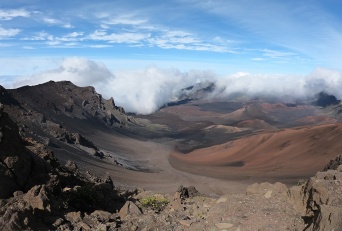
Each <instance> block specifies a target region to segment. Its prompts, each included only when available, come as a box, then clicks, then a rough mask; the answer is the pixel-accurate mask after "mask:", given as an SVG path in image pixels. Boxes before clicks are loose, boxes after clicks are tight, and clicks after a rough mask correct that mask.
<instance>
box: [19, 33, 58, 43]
mask: <svg viewBox="0 0 342 231" xmlns="http://www.w3.org/2000/svg"><path fill="white" fill-rule="evenodd" d="M21 40H31V41H45V40H49V41H52V40H54V37H53V35H51V34H49V33H46V32H45V31H40V32H37V33H35V34H34V35H33V36H31V37H23V38H22V39H21Z"/></svg>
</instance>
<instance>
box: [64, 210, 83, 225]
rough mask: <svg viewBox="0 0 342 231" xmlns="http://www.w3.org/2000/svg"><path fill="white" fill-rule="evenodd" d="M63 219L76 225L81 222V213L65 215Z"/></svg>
mask: <svg viewBox="0 0 342 231" xmlns="http://www.w3.org/2000/svg"><path fill="white" fill-rule="evenodd" d="M65 219H67V220H68V221H70V222H71V223H78V222H81V221H82V217H81V212H80V211H78V212H69V213H67V214H66V215H65Z"/></svg>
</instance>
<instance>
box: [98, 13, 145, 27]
mask: <svg viewBox="0 0 342 231" xmlns="http://www.w3.org/2000/svg"><path fill="white" fill-rule="evenodd" d="M146 22H147V20H146V19H138V18H136V17H135V16H134V15H130V14H128V15H120V16H118V17H115V18H109V19H107V20H105V21H103V23H104V24H108V25H119V24H122V25H131V26H137V25H142V24H145V23H146Z"/></svg>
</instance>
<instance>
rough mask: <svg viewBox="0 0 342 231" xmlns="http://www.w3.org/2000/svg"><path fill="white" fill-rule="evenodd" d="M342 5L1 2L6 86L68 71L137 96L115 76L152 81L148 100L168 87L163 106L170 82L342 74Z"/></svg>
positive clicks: (265, 0)
mask: <svg viewBox="0 0 342 231" xmlns="http://www.w3.org/2000/svg"><path fill="white" fill-rule="evenodd" d="M340 9H342V2H341V1H339V0H306V1H294V0H288V1H282V0H248V1H247V0H165V1H155V0H139V1H131V0H124V1H121V0H98V1H90V0H72V1H70V0H68V1H66V0H60V1H46V0H30V1H27V0H16V1H13V0H2V1H1V3H0V67H1V68H0V85H4V86H5V87H19V86H22V85H25V84H37V83H40V82H42V81H44V80H49V79H54V80H61V79H65V78H69V79H70V80H73V81H75V82H76V83H77V84H80V85H91V84H93V85H95V86H96V87H97V86H98V91H100V92H101V91H103V92H104V94H105V95H108V96H111V95H114V96H116V97H117V98H118V99H119V101H120V99H121V98H125V97H126V98H130V97H131V96H128V95H127V92H126V95H125V93H122V94H119V95H118V94H117V92H114V90H115V91H120V89H122V88H120V89H117V87H115V86H111V85H108V84H109V83H110V84H112V85H120V84H121V85H123V88H124V89H126V88H125V87H124V85H125V84H128V85H132V86H130V87H136V88H141V86H144V84H145V85H146V87H148V88H152V87H155V90H153V91H150V90H151V89H149V90H146V91H147V92H146V94H145V93H144V94H143V95H144V97H147V98H148V97H150V95H149V93H150V92H154V93H155V98H154V100H157V101H158V100H159V99H158V98H159V97H161V95H160V92H165V91H167V92H168V93H167V94H166V95H163V96H162V97H161V98H162V99H163V100H161V102H160V103H157V105H159V104H161V103H162V102H164V101H167V100H169V99H170V97H173V96H174V94H175V93H174V92H176V91H177V90H179V89H178V88H179V87H175V88H174V89H173V88H172V87H170V86H173V85H179V86H183V85H186V84H190V83H191V82H192V81H194V82H199V81H202V80H203V79H206V80H207V79H210V78H215V79H216V78H217V79H219V80H220V82H227V81H228V80H227V81H225V79H229V78H233V79H234V78H235V79H236V76H240V77H241V76H249V77H248V78H251V81H261V80H263V82H261V83H259V84H257V85H258V86H259V87H260V89H261V90H260V91H262V89H265V88H266V86H267V87H268V88H269V87H272V86H270V85H267V84H266V83H267V82H268V79H274V78H278V79H280V80H283V81H284V83H283V84H285V83H286V84H288V80H289V79H291V80H295V81H294V82H293V83H294V85H296V84H297V85H298V84H302V83H303V82H307V79H312V76H317V75H318V74H321V76H320V77H315V78H320V79H322V78H323V77H324V78H325V79H323V80H322V81H323V82H324V81H328V80H326V79H329V80H331V79H336V78H337V79H338V78H339V77H340V76H341V71H342V15H341V13H340ZM88 65H89V66H88ZM95 69H96V70H95ZM76 72H77V73H76ZM93 72H94V73H93ZM89 73H91V74H94V75H95V76H94V75H92V76H89ZM81 74H82V76H81ZM336 76H338V77H336ZM248 78H246V79H248ZM69 79H68V80H69ZM114 79H115V81H114ZM246 79H245V80H246ZM120 81H121V82H120ZM146 81H150V82H151V83H150V85H149V84H146V83H145V82H146ZM229 81H230V80H229ZM229 81H228V82H229ZM339 81H340V80H339V79H338V82H339ZM132 82H136V83H132ZM271 82H272V81H271ZM316 82H317V81H316ZM318 82H319V81H318ZM245 83H248V81H247V82H245ZM263 83H265V85H264V86H263ZM335 83H336V81H335ZM278 84H279V83H275V82H274V87H275V89H277V88H279V86H277V85H278ZM330 84H332V83H331V82H329V84H328V85H329V86H330ZM133 85H134V86H133ZM161 86H165V87H161ZM300 86H301V85H300ZM323 86H325V85H324V84H323ZM168 87H170V88H171V89H169V88H168ZM331 87H333V86H331ZM331 87H330V88H331ZM129 89H132V88H129ZM323 90H324V89H323ZM140 91H141V90H139V89H134V90H133V91H131V92H132V93H133V95H134V96H132V99H131V101H132V102H133V99H134V100H137V99H140V98H139V97H142V96H139V94H140V93H141V92H140ZM158 92H159V93H158ZM298 94H299V93H298ZM152 95H153V94H152ZM164 98H165V99H164ZM126 100H127V99H126ZM144 100H145V99H144ZM138 101H139V100H138ZM122 103H125V100H122ZM138 105H139V103H138ZM128 107H131V106H129V105H128ZM136 107H138V106H136ZM132 108H134V107H132ZM153 108H155V107H153ZM132 110H133V111H134V110H136V111H139V109H132ZM153 110H155V109H153ZM148 111H151V110H146V112H144V113H147V112H148Z"/></svg>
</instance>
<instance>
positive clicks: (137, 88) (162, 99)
mask: <svg viewBox="0 0 342 231" xmlns="http://www.w3.org/2000/svg"><path fill="white" fill-rule="evenodd" d="M49 80H55V81H61V80H69V81H72V82H73V83H75V84H76V85H79V86H89V85H91V86H94V87H95V88H96V90H97V92H99V93H101V94H103V95H104V97H106V98H109V97H112V96H113V97H114V99H115V101H116V102H117V104H118V105H120V106H123V107H124V108H125V110H126V111H129V112H136V113H141V114H148V113H152V112H154V111H155V110H157V109H159V108H160V107H161V106H163V105H165V104H166V103H168V102H170V101H172V100H174V99H176V98H177V97H178V96H179V92H180V90H181V89H184V88H186V87H188V86H192V85H194V84H196V83H200V82H202V83H205V82H207V81H210V82H213V83H215V85H216V87H217V88H216V91H215V92H213V94H212V97H229V96H230V95H233V94H236V93H242V94H244V95H246V96H250V97H259V96H264V97H265V96H266V97H267V96H270V97H275V98H276V97H278V98H281V99H283V100H287V102H292V101H291V100H296V99H307V98H308V97H309V98H310V97H313V96H314V95H315V94H317V93H318V92H320V91H323V90H324V91H326V92H328V93H330V94H334V95H335V96H336V97H337V98H338V99H342V93H341V91H340V89H341V88H342V73H341V72H338V71H334V70H328V69H323V68H318V69H316V70H315V71H313V72H312V73H310V74H309V75H307V76H304V75H262V74H251V73H246V72H237V73H235V74H231V75H227V76H217V75H216V74H214V73H212V72H209V71H199V70H197V71H195V70H193V71H188V72H181V71H179V70H178V69H160V68H157V67H149V68H145V69H140V70H134V71H120V72H117V73H115V74H114V73H112V72H111V71H109V70H108V68H107V67H106V66H105V65H104V64H101V63H96V62H94V61H90V60H87V59H83V58H77V57H74V58H68V59H65V60H64V61H62V63H61V64H60V67H59V68H57V69H53V70H51V71H46V72H42V73H40V74H35V75H32V76H26V77H21V78H19V79H17V80H16V81H14V82H13V84H12V86H13V87H19V86H22V85H27V84H29V85H32V84H38V83H43V82H47V81H49Z"/></svg>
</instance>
